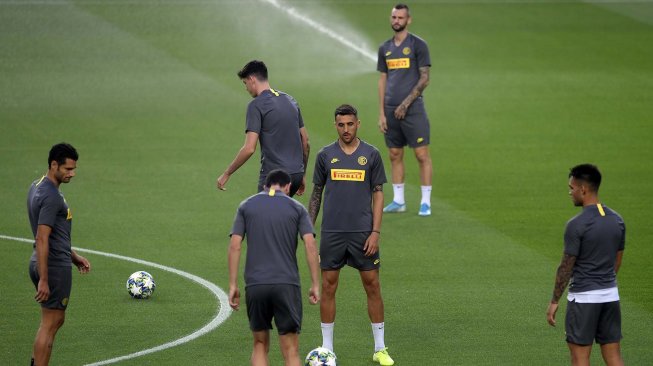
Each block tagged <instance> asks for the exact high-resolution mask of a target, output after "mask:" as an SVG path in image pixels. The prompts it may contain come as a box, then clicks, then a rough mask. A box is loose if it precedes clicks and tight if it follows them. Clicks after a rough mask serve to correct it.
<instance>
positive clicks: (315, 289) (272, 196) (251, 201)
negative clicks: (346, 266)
mask: <svg viewBox="0 0 653 366" xmlns="http://www.w3.org/2000/svg"><path fill="white" fill-rule="evenodd" d="M290 180H291V178H290V175H289V174H288V173H286V172H285V171H283V170H280V169H276V170H273V171H271V172H270V174H268V176H267V177H266V181H265V191H263V192H260V193H258V194H255V195H253V196H251V197H249V198H248V199H246V200H245V201H243V202H242V203H241V204H240V206H239V207H238V211H237V212H236V218H235V219H234V225H233V228H232V230H231V241H230V243H229V259H228V261H229V262H228V263H229V305H230V306H231V307H232V308H233V309H234V310H238V309H239V307H240V290H239V289H238V264H239V262H240V252H241V246H242V242H243V238H244V237H245V236H247V247H248V248H247V258H246V261H245V291H246V301H247V316H248V318H249V325H250V329H251V331H252V335H253V337H254V347H253V350H252V358H251V363H252V365H254V366H267V365H269V364H270V362H269V360H268V352H269V349H270V329H272V319H273V318H274V322H275V325H276V326H277V331H278V333H279V343H280V346H281V353H282V354H283V358H284V360H285V365H286V366H300V359H299V332H300V330H301V324H302V296H301V288H300V281H299V270H298V268H297V255H296V252H297V234H299V235H300V236H301V237H302V239H303V240H304V246H305V247H306V260H307V262H308V267H309V270H310V273H311V287H310V290H309V302H310V303H311V304H317V302H318V301H319V300H320V288H319V259H318V256H317V247H316V245H315V233H314V231H313V225H312V224H311V220H310V218H309V216H308V212H307V211H306V208H305V207H304V206H302V204H301V203H299V202H297V201H295V200H294V199H292V198H290V197H289V196H288V192H289V191H290V185H291V183H290Z"/></svg>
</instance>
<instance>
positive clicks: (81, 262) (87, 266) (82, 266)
mask: <svg viewBox="0 0 653 366" xmlns="http://www.w3.org/2000/svg"><path fill="white" fill-rule="evenodd" d="M75 266H77V270H79V273H81V274H86V273H89V272H91V262H89V261H88V259H86V258H84V257H82V256H81V255H77V258H76V260H75Z"/></svg>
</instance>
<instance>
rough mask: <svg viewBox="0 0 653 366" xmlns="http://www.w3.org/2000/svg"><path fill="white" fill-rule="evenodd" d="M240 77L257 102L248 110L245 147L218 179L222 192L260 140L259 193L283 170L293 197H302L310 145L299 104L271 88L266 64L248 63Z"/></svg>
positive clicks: (218, 185)
mask: <svg viewBox="0 0 653 366" xmlns="http://www.w3.org/2000/svg"><path fill="white" fill-rule="evenodd" d="M238 77H239V78H240V79H241V80H242V82H243V84H245V88H246V89H247V92H248V93H249V94H250V95H251V96H252V98H254V100H252V101H251V102H250V103H249V105H248V106H247V117H246V119H247V121H246V127H245V143H244V144H243V146H242V147H241V148H240V150H239V151H238V154H236V157H235V158H234V160H233V161H232V162H231V164H229V166H228V167H227V169H226V170H225V171H224V173H222V175H220V176H219V177H218V180H217V187H218V189H220V190H225V186H226V185H227V181H228V180H229V177H231V175H232V174H234V173H235V172H236V170H238V168H240V167H241V166H242V165H243V164H245V162H246V161H247V160H248V159H249V158H250V157H251V156H252V155H253V154H254V152H255V151H256V145H257V143H258V141H259V140H260V141H261V171H260V175H259V182H258V190H257V192H260V191H262V190H263V180H264V179H265V177H266V176H267V175H268V173H269V172H270V171H272V170H273V169H283V170H285V171H286V172H288V173H289V174H290V176H291V178H292V184H291V186H290V192H289V195H290V196H291V197H292V196H294V195H295V193H297V195H302V194H303V193H304V187H305V180H304V173H305V171H306V164H307V163H308V155H309V152H310V145H309V143H308V132H306V127H304V120H303V119H302V113H301V111H300V109H299V105H298V104H297V101H295V99H294V98H293V97H291V96H290V95H288V94H286V93H284V92H281V91H278V90H275V89H272V88H271V87H270V83H269V81H268V69H267V67H266V66H265V64H264V63H263V62H262V61H257V60H254V61H250V62H248V63H247V64H246V65H245V66H244V67H243V68H242V70H240V71H239V72H238Z"/></svg>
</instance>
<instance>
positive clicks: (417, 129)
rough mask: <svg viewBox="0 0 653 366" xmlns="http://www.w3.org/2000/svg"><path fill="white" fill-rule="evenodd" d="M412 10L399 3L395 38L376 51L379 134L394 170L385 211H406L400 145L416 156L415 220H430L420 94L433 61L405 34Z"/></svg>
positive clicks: (427, 131) (429, 171) (426, 134)
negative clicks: (417, 196)
mask: <svg viewBox="0 0 653 366" xmlns="http://www.w3.org/2000/svg"><path fill="white" fill-rule="evenodd" d="M411 21H412V19H411V17H410V9H409V8H408V5H406V4H397V5H396V6H395V7H394V8H393V9H392V13H391V15H390V25H391V26H392V30H394V32H395V34H394V36H393V37H392V38H390V39H389V40H388V41H386V42H384V43H383V44H382V45H381V46H380V47H379V56H378V62H377V67H376V68H377V70H378V71H379V72H380V73H381V75H380V77H379V107H380V109H379V129H380V130H381V132H382V133H383V134H384V135H385V144H386V146H387V147H388V150H389V153H390V164H391V166H392V190H393V194H394V198H393V200H392V202H391V203H390V204H389V205H388V206H386V207H385V208H384V209H383V212H405V211H406V200H405V198H404V184H405V183H404V178H405V173H404V172H405V167H404V146H406V145H408V146H409V147H411V148H413V150H414V151H415V157H416V158H417V162H418V164H419V176H420V182H421V188H422V199H421V201H420V207H419V211H418V215H420V216H429V215H431V180H432V175H433V166H432V163H431V155H430V153H429V143H430V136H431V128H430V125H429V119H428V116H427V115H426V109H425V108H424V101H423V100H422V94H423V93H424V89H426V87H427V86H428V85H429V73H430V68H431V58H430V56H429V49H428V46H427V45H426V42H424V40H422V39H421V38H419V37H417V36H416V35H414V34H412V33H408V25H409V24H410V23H411Z"/></svg>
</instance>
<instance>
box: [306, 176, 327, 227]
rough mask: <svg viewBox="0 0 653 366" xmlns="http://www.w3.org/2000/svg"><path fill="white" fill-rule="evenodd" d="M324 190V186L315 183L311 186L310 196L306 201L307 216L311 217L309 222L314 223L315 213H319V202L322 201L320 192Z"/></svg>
mask: <svg viewBox="0 0 653 366" xmlns="http://www.w3.org/2000/svg"><path fill="white" fill-rule="evenodd" d="M323 191H324V186H320V185H317V184H316V185H315V186H314V187H313V193H311V198H310V200H309V202H308V216H309V217H310V218H311V222H312V223H313V225H315V221H316V220H317V214H318V213H320V204H321V203H322V192H323Z"/></svg>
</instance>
